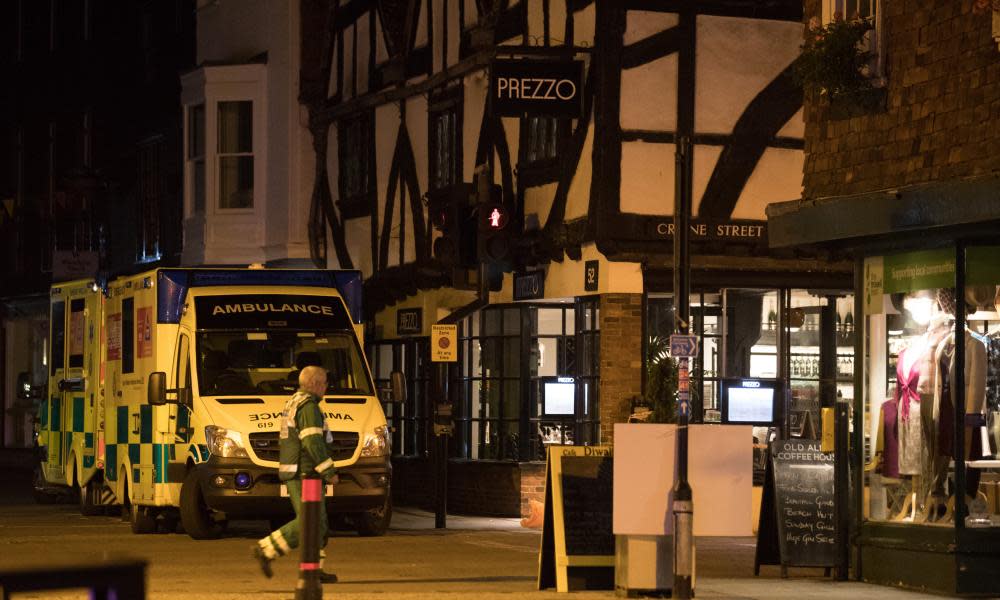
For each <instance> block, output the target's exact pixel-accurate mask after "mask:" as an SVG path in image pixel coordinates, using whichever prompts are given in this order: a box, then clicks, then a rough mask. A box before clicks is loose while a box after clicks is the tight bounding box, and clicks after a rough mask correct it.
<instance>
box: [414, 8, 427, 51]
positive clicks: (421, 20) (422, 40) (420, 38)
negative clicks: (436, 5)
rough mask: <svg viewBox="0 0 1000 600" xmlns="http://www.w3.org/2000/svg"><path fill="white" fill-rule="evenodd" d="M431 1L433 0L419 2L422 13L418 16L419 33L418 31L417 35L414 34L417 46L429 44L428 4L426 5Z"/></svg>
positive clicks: (415, 45)
mask: <svg viewBox="0 0 1000 600" xmlns="http://www.w3.org/2000/svg"><path fill="white" fill-rule="evenodd" d="M430 1H431V0H420V2H419V4H420V10H419V11H418V12H419V13H420V15H419V17H418V18H417V33H416V36H414V38H413V39H414V44H413V46H414V47H415V48H420V47H421V46H426V45H427V6H426V4H427V3H428V2H430Z"/></svg>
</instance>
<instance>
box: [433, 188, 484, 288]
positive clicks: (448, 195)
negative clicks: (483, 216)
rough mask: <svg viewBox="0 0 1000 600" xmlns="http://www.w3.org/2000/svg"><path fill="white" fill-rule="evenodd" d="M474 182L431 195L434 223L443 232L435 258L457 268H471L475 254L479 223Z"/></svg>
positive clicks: (435, 248) (436, 246) (435, 250)
mask: <svg viewBox="0 0 1000 600" xmlns="http://www.w3.org/2000/svg"><path fill="white" fill-rule="evenodd" d="M473 190H474V188H473V186H472V184H468V183H459V184H456V185H454V186H452V187H450V188H448V190H447V191H444V192H438V193H434V194H433V195H432V196H430V198H429V199H428V209H429V212H430V219H431V224H432V225H433V226H434V227H435V228H436V229H437V230H438V231H440V232H441V235H440V236H439V237H438V238H437V239H435V240H434V248H433V250H434V258H436V259H438V260H439V261H441V263H442V264H444V265H446V266H449V267H454V268H463V267H464V268H472V267H475V266H476V265H477V264H478V261H477V257H476V227H475V222H474V220H473V218H474V217H473V207H472V206H471V204H470V198H471V197H472V193H473Z"/></svg>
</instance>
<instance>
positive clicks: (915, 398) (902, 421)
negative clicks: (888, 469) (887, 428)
mask: <svg viewBox="0 0 1000 600" xmlns="http://www.w3.org/2000/svg"><path fill="white" fill-rule="evenodd" d="M907 350H908V349H906V348H904V349H903V350H901V351H900V353H899V358H898V359H897V361H896V397H895V402H896V408H897V411H896V412H897V414H898V418H899V424H898V429H897V431H898V434H899V456H898V465H899V473H900V474H901V475H920V473H921V462H920V461H921V458H922V457H923V454H924V436H923V431H922V430H921V422H920V392H919V391H918V384H919V383H920V375H921V368H920V367H921V365H922V364H923V361H922V360H919V359H917V360H914V361H913V362H912V363H911V364H910V369H909V371H908V372H905V371H904V369H905V366H904V365H905V364H906V361H905V359H904V357H905V355H906V352H907Z"/></svg>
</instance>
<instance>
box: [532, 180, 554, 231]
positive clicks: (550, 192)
mask: <svg viewBox="0 0 1000 600" xmlns="http://www.w3.org/2000/svg"><path fill="white" fill-rule="evenodd" d="M557 187H559V184H558V183H547V184H545V185H540V186H537V187H530V188H527V189H525V190H524V214H525V215H528V214H531V213H534V214H536V215H538V224H539V225H545V221H546V220H547V219H548V218H549V211H551V210H552V200H553V199H554V197H555V195H556V188H557Z"/></svg>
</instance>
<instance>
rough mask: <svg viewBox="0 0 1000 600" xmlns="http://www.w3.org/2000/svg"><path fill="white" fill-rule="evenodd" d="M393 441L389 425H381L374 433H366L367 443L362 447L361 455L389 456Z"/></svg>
mask: <svg viewBox="0 0 1000 600" xmlns="http://www.w3.org/2000/svg"><path fill="white" fill-rule="evenodd" d="M391 443H392V441H391V439H390V438H389V427H388V426H386V425H379V426H378V427H376V428H375V431H374V432H373V433H369V434H367V435H365V445H364V446H362V447H361V456H388V455H389V450H390V446H391Z"/></svg>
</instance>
